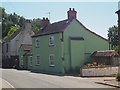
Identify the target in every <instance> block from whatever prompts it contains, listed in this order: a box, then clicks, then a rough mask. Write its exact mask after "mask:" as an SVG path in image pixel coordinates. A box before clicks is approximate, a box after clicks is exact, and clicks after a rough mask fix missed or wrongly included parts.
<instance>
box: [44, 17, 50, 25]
mask: <svg viewBox="0 0 120 90" xmlns="http://www.w3.org/2000/svg"><path fill="white" fill-rule="evenodd" d="M48 24H49V19H48V18H45V17H43V19H42V26H46V25H48Z"/></svg>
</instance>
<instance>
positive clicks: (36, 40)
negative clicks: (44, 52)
mask: <svg viewBox="0 0 120 90" xmlns="http://www.w3.org/2000/svg"><path fill="white" fill-rule="evenodd" d="M39 45H40V42H39V38H36V39H35V47H36V48H39Z"/></svg>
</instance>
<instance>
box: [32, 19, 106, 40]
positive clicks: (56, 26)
mask: <svg viewBox="0 0 120 90" xmlns="http://www.w3.org/2000/svg"><path fill="white" fill-rule="evenodd" d="M73 20H76V21H77V22H78V23H79V24H80V25H81V26H82V27H83V28H84V29H85V30H87V31H88V32H90V33H92V34H94V35H96V36H98V37H100V38H102V39H103V40H105V41H108V40H107V39H105V38H103V37H102V36H100V35H98V34H96V33H95V32H92V31H91V30H89V29H87V28H86V27H85V26H84V25H83V24H82V23H81V22H80V21H78V20H77V19H72V20H68V19H66V20H62V21H59V22H55V23H52V24H49V25H47V26H46V27H43V28H42V29H41V30H40V31H39V32H38V33H37V34H35V35H33V36H32V37H37V36H42V35H49V34H55V33H60V32H64V31H65V30H66V28H67V27H68V26H69V25H70V23H71V22H73Z"/></svg>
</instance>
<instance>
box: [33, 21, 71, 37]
mask: <svg viewBox="0 0 120 90" xmlns="http://www.w3.org/2000/svg"><path fill="white" fill-rule="evenodd" d="M70 22H71V21H70V20H68V19H66V20H62V21H59V22H55V23H52V24H48V25H47V26H46V27H43V28H44V29H41V30H40V31H39V32H38V33H37V34H35V35H34V36H33V37H35V36H41V35H47V34H54V33H59V32H63V31H64V30H65V28H66V27H67V26H68V25H69V23H70Z"/></svg>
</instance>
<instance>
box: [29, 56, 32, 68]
mask: <svg viewBox="0 0 120 90" xmlns="http://www.w3.org/2000/svg"><path fill="white" fill-rule="evenodd" d="M29 59H30V66H32V56H30V58H29Z"/></svg>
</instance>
